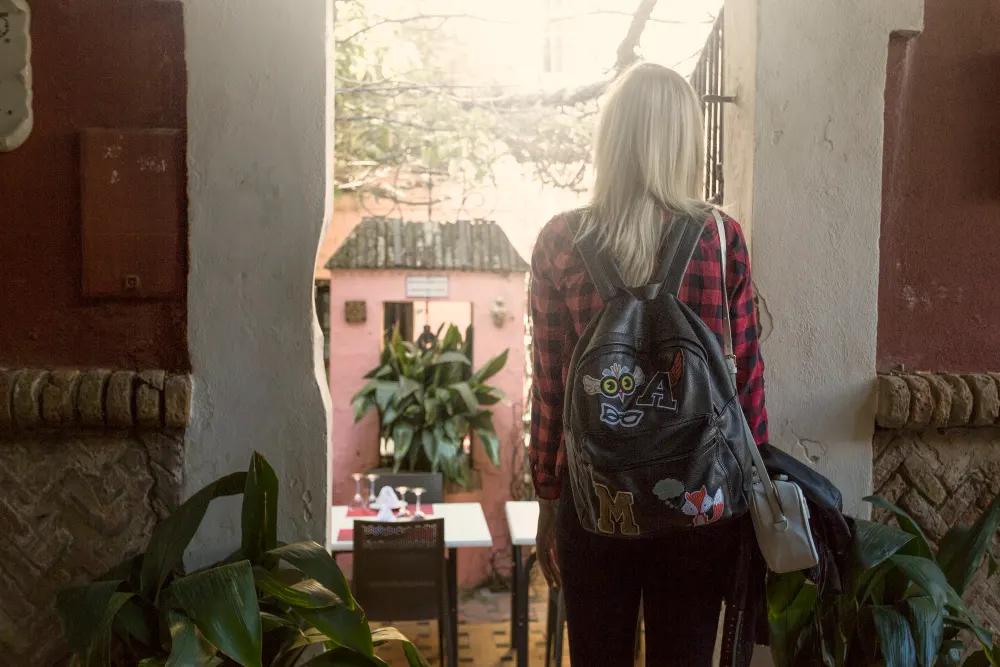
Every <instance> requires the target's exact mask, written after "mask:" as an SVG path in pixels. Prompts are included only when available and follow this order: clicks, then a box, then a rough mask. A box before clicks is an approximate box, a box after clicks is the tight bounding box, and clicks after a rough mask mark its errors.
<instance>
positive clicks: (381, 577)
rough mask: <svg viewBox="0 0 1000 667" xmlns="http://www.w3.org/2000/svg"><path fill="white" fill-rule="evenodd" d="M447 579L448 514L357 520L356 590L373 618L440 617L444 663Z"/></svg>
mask: <svg viewBox="0 0 1000 667" xmlns="http://www.w3.org/2000/svg"><path fill="white" fill-rule="evenodd" d="M446 581H447V579H446V578H445V557H444V519H431V520H429V521H406V522H399V523H381V522H374V521H355V522H354V581H353V588H354V596H355V597H356V598H357V600H358V602H359V603H360V605H361V607H362V608H363V609H364V610H365V614H367V616H368V620H370V621H385V622H396V621H425V620H437V622H438V642H439V646H440V658H441V664H442V665H444V664H445V662H444V658H445V647H446V645H447V644H446V643H445V628H446V624H447V623H448V597H447V593H448V590H447V584H446Z"/></svg>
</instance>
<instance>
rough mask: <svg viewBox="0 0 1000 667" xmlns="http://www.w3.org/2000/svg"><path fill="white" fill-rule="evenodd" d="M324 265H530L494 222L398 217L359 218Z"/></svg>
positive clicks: (498, 268) (505, 268)
mask: <svg viewBox="0 0 1000 667" xmlns="http://www.w3.org/2000/svg"><path fill="white" fill-rule="evenodd" d="M326 268H328V269H419V270H425V271H479V272H492V273H524V272H527V271H528V270H529V269H530V267H529V266H528V264H527V262H525V261H524V259H522V258H521V256H520V255H519V254H518V253H517V250H515V249H514V246H513V245H511V243H510V240H509V239H508V238H507V235H506V234H504V232H503V230H502V229H500V226H499V225H497V223H495V222H492V221H488V220H482V221H469V220H459V221H458V222H404V221H402V220H395V219H388V218H365V219H364V220H362V221H361V224H359V225H358V226H357V227H355V228H354V229H353V230H352V231H351V233H350V235H349V236H348V237H347V239H346V240H345V241H344V242H343V243H342V244H341V246H340V247H339V248H338V249H337V252H335V253H334V254H333V256H332V257H331V258H330V261H329V262H327V264H326Z"/></svg>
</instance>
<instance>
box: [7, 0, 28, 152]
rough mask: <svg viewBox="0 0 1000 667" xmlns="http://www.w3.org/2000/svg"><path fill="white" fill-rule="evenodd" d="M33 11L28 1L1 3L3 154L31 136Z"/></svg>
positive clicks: (19, 0) (10, 0)
mask: <svg viewBox="0 0 1000 667" xmlns="http://www.w3.org/2000/svg"><path fill="white" fill-rule="evenodd" d="M29 24H30V12H29V11H28V3H27V2H25V0H0V153H4V152H7V151H12V150H14V149H15V148H17V147H19V146H20V145H21V144H23V143H24V142H25V141H26V140H27V139H28V135H29V134H31V126H32V123H33V117H32V111H31V36H30V33H29Z"/></svg>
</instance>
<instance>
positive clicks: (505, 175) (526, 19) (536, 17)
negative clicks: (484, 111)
mask: <svg viewBox="0 0 1000 667" xmlns="http://www.w3.org/2000/svg"><path fill="white" fill-rule="evenodd" d="M639 1H640V0H367V6H368V9H369V12H370V14H371V15H372V16H371V18H372V19H376V18H392V19H400V18H407V17H412V16H415V15H428V14H443V15H455V14H467V15H471V16H473V17H478V18H461V19H450V20H449V21H448V22H447V23H446V24H445V25H446V28H447V29H446V30H440V31H437V32H435V33H432V35H433V39H437V40H439V41H440V43H441V49H442V56H444V60H446V61H447V62H448V63H450V65H449V66H450V67H451V68H452V69H453V70H454V71H453V73H452V76H454V77H455V78H457V79H458V81H459V82H460V83H461V84H464V85H485V86H489V85H491V84H501V85H508V86H512V90H510V91H509V92H515V90H514V89H513V87H518V86H520V87H524V88H526V89H537V88H539V87H552V88H559V87H564V86H572V85H577V84H586V83H593V82H594V81H599V80H601V79H603V78H605V77H606V75H607V72H608V70H610V68H611V67H612V66H613V65H614V62H615V55H616V51H617V49H618V45H619V43H621V41H622V39H623V38H624V37H625V35H626V33H627V32H628V27H629V24H630V23H631V18H632V17H631V14H632V12H633V11H634V10H635V8H636V7H637V6H638V4H639ZM721 6H722V0H658V3H657V5H656V8H655V10H654V12H653V15H652V18H653V20H651V21H650V22H649V23H647V25H646V29H645V30H644V32H643V36H642V41H641V43H640V51H641V54H642V56H643V57H645V58H646V59H647V60H651V61H653V62H657V63H660V64H662V65H666V66H668V67H673V68H675V69H676V70H677V71H678V72H680V73H681V74H683V75H684V76H687V75H689V74H690V72H691V71H692V70H693V69H694V66H695V64H696V63H697V59H698V55H699V53H700V52H701V49H702V46H703V45H704V43H705V40H706V38H707V37H708V34H709V32H710V30H711V28H712V19H713V18H714V17H715V16H716V15H717V14H718V12H719V10H720V7H721ZM550 17H571V18H568V19H567V20H562V21H555V22H551V23H550V20H549V19H550ZM484 19H486V20H484ZM390 25H391V24H390ZM420 25H421V24H419V23H418V24H413V23H410V24H407V28H405V30H412V29H413V28H415V27H418V26H420ZM422 25H424V26H427V25H428V23H427V22H424V23H423V24H422ZM430 25H436V24H430ZM555 26H558V29H556V28H555ZM400 30H404V28H400ZM389 37H390V39H391V35H389ZM547 41H548V43H549V49H550V51H549V53H550V55H549V60H550V64H554V65H558V67H553V68H552V69H557V72H548V73H546V72H545V63H546V56H545V53H546V42H547ZM558 42H562V46H561V49H556V50H559V51H560V52H561V53H562V56H561V58H562V62H560V63H553V62H552V59H553V55H552V51H553V43H558ZM526 173H527V172H526V168H524V167H519V166H516V165H506V166H502V165H498V167H497V169H496V172H495V175H496V177H497V179H498V183H497V186H498V187H497V188H492V187H488V186H484V187H483V188H481V189H480V190H477V191H476V192H475V193H473V195H474V196H472V197H471V199H470V201H472V202H474V203H472V204H471V206H472V207H473V208H476V209H477V210H476V211H475V212H474V213H473V216H476V215H486V216H488V217H490V218H492V219H494V220H496V221H497V222H498V223H499V224H500V225H501V226H502V227H503V228H504V230H505V231H506V233H507V235H508V236H509V237H510V240H511V241H512V242H513V243H514V245H515V247H517V249H518V251H519V252H521V254H522V256H524V257H529V256H530V254H531V248H532V246H533V244H534V240H535V237H536V235H537V233H538V230H539V229H540V228H541V226H542V225H543V224H544V223H545V221H546V220H548V218H549V217H551V216H552V215H553V214H554V213H557V212H558V211H561V210H567V209H569V208H572V207H574V206H577V205H579V204H580V203H582V201H583V199H581V198H580V195H577V194H574V193H571V192H569V191H566V190H556V189H553V188H541V187H540V186H538V185H537V184H534V183H532V182H531V181H530V180H528V179H526ZM476 193H478V195H480V196H478V198H477V196H476ZM437 214H438V216H439V217H440V218H441V219H454V218H456V217H463V216H464V217H469V212H468V211H467V210H464V211H457V210H451V209H449V208H448V205H447V204H442V205H440V206H439V207H438V211H437ZM417 215H418V216H419V215H422V212H420V213H417Z"/></svg>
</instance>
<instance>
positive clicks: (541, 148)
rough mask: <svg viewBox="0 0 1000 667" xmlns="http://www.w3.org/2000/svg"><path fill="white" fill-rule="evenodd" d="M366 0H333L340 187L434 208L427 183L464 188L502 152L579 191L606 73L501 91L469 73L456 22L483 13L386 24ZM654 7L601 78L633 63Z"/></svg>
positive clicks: (650, 2)
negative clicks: (550, 86)
mask: <svg viewBox="0 0 1000 667" xmlns="http://www.w3.org/2000/svg"><path fill="white" fill-rule="evenodd" d="M370 4H373V3H372V0H336V6H337V25H336V28H335V38H336V40H337V49H336V55H335V76H336V88H335V90H336V96H335V122H336V133H335V142H336V143H335V159H336V168H335V170H334V173H335V175H336V182H337V187H338V192H342V191H354V192H358V193H360V194H362V195H364V194H365V193H374V194H375V196H376V197H378V198H383V199H389V200H392V201H394V202H396V203H397V204H405V205H426V206H428V207H432V206H433V205H434V204H435V203H438V202H439V201H443V200H439V199H435V195H434V192H433V182H434V181H438V182H442V181H447V182H449V183H462V184H464V185H465V186H466V187H467V189H468V190H471V189H472V188H475V187H477V186H479V185H482V184H485V183H488V182H492V181H493V180H494V178H493V171H494V167H495V166H496V165H497V164H498V163H499V162H500V161H501V160H503V159H513V160H514V161H516V162H517V163H518V164H520V165H523V166H526V167H528V168H530V169H531V170H532V171H533V173H534V175H535V177H536V178H537V179H538V180H539V181H540V182H541V183H543V184H546V185H551V186H555V187H561V188H568V189H571V190H574V191H580V190H582V189H583V187H584V183H583V179H584V173H585V169H586V167H587V165H588V163H589V159H590V155H589V150H590V139H591V130H592V127H593V118H594V115H595V114H596V111H597V98H598V97H599V96H600V94H601V93H602V92H603V90H604V88H605V85H606V83H607V80H605V81H596V82H592V83H589V84H586V85H582V86H579V87H577V88H570V89H564V90H557V91H542V90H521V91H519V92H517V93H515V94H512V93H511V91H510V86H505V85H503V84H502V83H501V82H499V81H496V80H491V79H490V78H489V77H488V76H485V75H484V74H483V73H482V72H476V71H469V63H467V62H465V58H463V54H462V43H463V39H465V36H464V35H463V33H462V31H461V29H460V27H459V26H456V25H455V24H456V22H457V20H458V19H465V20H469V19H473V20H486V19H483V18H482V17H474V16H469V15H465V14H459V15H451V16H449V15H442V14H422V13H421V11H420V9H419V8H418V9H414V10H411V11H413V14H412V15H411V16H407V17H405V18H392V19H386V18H379V17H377V16H376V15H375V14H374V13H373V12H371V11H369V5H370ZM655 4H656V3H655V0H642V1H641V2H640V7H639V9H638V10H637V11H636V14H635V17H636V18H638V19H639V20H638V21H633V25H632V27H631V28H630V30H629V34H628V35H626V38H625V41H624V42H623V43H622V45H620V46H618V61H617V62H616V61H615V58H614V56H613V55H612V51H611V49H610V48H609V49H608V56H609V57H608V65H609V69H610V68H611V66H612V63H614V68H613V72H612V73H611V74H609V77H610V78H613V77H614V76H615V75H617V73H618V72H620V71H622V70H623V69H624V67H625V66H626V65H627V64H629V63H630V62H631V61H632V60H634V59H635V55H634V53H633V49H634V47H635V46H636V45H637V44H638V43H639V38H640V36H641V34H642V30H643V28H644V26H645V24H646V21H647V20H648V19H649V14H650V12H651V11H652V8H653V6H654V5H655ZM415 6H417V7H419V3H416V4H415ZM449 18H451V19H455V20H452V21H449V20H448V19H449ZM417 190H423V192H420V193H419V194H417V193H416V192H415V191H417ZM467 195H468V192H466V193H465V195H463V198H464V197H465V196H467ZM463 205H464V201H463Z"/></svg>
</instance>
